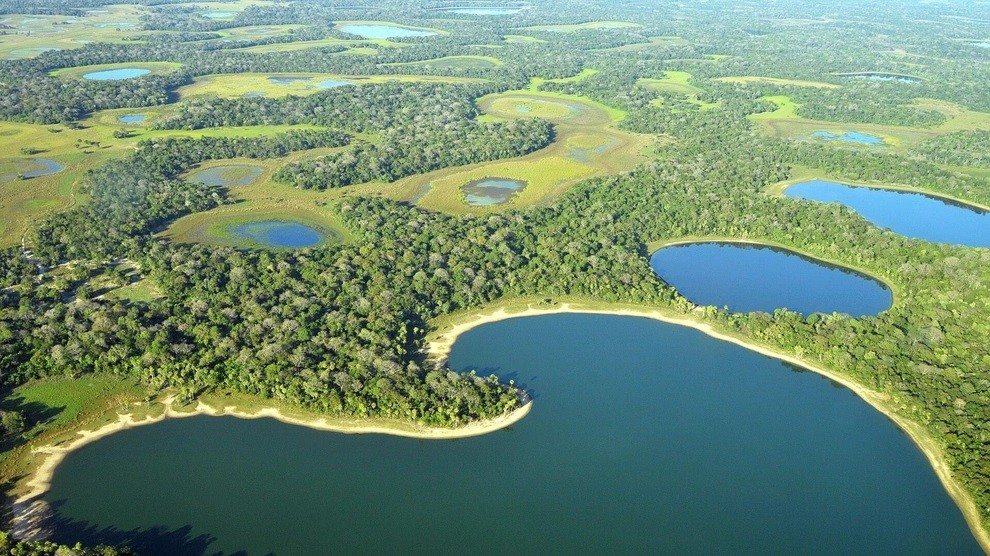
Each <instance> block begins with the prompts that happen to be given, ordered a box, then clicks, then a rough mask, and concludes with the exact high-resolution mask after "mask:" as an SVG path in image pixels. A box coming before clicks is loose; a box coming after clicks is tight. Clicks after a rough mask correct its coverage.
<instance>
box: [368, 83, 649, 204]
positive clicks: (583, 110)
mask: <svg viewBox="0 0 990 556" xmlns="http://www.w3.org/2000/svg"><path fill="white" fill-rule="evenodd" d="M586 71H587V72H590V73H586V74H585V76H587V75H589V74H592V73H593V71H594V70H586ZM531 89H532V84H531V87H529V88H527V89H526V90H524V91H509V92H506V93H500V94H494V95H488V96H485V97H482V98H481V99H479V100H478V106H479V107H480V109H481V110H482V111H483V112H485V116H483V117H482V118H481V119H484V120H489V121H504V120H511V119H518V118H533V117H540V118H545V119H547V120H549V121H551V122H553V123H554V124H555V131H556V138H555V141H554V143H553V144H552V145H550V146H549V147H547V148H545V149H542V150H540V151H538V152H535V153H531V154H529V155H526V156H522V157H519V158H514V159H510V160H502V161H495V162H488V163H482V164H475V165H470V166H464V167H457V168H448V169H444V170H439V171H437V172H431V173H429V174H424V175H419V176H412V177H409V178H406V179H403V180H399V181H398V182H396V183H395V184H394V185H391V186H387V185H380V186H377V189H378V190H379V191H381V193H382V194H384V195H387V196H389V197H392V198H395V199H398V200H401V201H407V202H415V203H417V204H418V205H420V206H422V207H424V208H428V209H431V210H439V211H444V212H452V213H486V212H494V211H503V210H507V209H512V208H519V207H524V206H532V205H536V204H540V203H545V202H547V201H548V200H550V199H553V198H555V197H557V196H559V195H560V194H562V193H563V192H564V191H566V190H567V189H568V188H569V187H570V186H571V185H573V184H575V183H577V182H579V181H581V180H583V179H586V178H590V177H593V176H599V175H604V174H613V173H619V172H623V171H627V170H630V169H632V168H633V167H634V166H636V165H637V164H639V163H641V162H643V160H644V157H643V156H642V152H643V151H644V149H646V148H648V147H649V146H651V145H652V144H653V138H652V137H647V136H644V135H639V134H634V133H628V132H624V131H619V130H617V129H615V128H614V125H615V123H616V122H618V121H619V120H621V119H622V118H623V117H625V113H624V112H622V111H621V110H616V109H614V108H610V107H606V106H604V105H602V104H599V103H596V102H593V101H591V100H588V99H585V98H582V97H576V96H570V95H563V94H559V93H547V92H541V91H532V90H531ZM486 177H498V178H509V179H516V180H521V181H524V182H526V183H527V185H526V187H525V188H524V189H523V190H522V191H520V192H518V193H517V194H516V195H515V196H513V197H512V198H511V199H510V200H509V201H508V202H507V203H503V204H499V205H491V206H487V207H475V206H471V205H468V204H467V203H466V202H465V200H464V192H463V189H462V188H463V186H464V185H465V184H467V183H468V182H470V181H473V180H477V179H481V178H486ZM358 191H362V190H361V189H358ZM368 191H371V189H370V188H369V189H368Z"/></svg>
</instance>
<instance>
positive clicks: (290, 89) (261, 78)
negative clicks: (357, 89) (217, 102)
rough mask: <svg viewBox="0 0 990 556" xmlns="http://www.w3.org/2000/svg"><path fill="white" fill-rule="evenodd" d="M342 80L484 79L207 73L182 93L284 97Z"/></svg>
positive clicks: (468, 80) (466, 80) (360, 82)
mask: <svg viewBox="0 0 990 556" xmlns="http://www.w3.org/2000/svg"><path fill="white" fill-rule="evenodd" d="M269 77H290V78H304V79H305V80H300V81H294V82H291V83H284V84H283V83H275V82H273V81H272V80H270V79H269ZM325 80H342V81H350V82H352V83H354V84H355V85H365V84H372V83H385V82H388V81H400V82H404V83H416V82H434V83H435V82H442V83H480V82H482V80H480V79H472V78H467V77H442V76H432V75H376V76H356V75H337V74H329V73H239V74H223V75H205V76H202V77H197V78H196V79H195V80H194V83H193V84H191V85H186V86H184V87H180V88H179V90H178V93H179V97H180V98H182V99H186V98H190V97H196V96H220V97H225V98H238V97H243V96H244V95H246V94H248V93H262V94H263V95H264V96H267V97H283V96H287V95H296V96H305V95H311V94H313V93H318V92H320V91H325V90H326V89H324V88H322V87H320V86H319V83H320V81H325Z"/></svg>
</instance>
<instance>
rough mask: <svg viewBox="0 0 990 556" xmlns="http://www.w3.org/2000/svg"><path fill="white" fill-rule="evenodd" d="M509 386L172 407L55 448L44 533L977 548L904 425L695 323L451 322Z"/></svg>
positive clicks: (259, 546) (484, 549) (282, 550)
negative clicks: (445, 431)
mask: <svg viewBox="0 0 990 556" xmlns="http://www.w3.org/2000/svg"><path fill="white" fill-rule="evenodd" d="M451 366H452V367H453V368H454V369H457V370H461V371H463V370H467V369H472V368H476V369H479V373H482V374H487V373H489V372H496V373H498V374H499V375H500V376H501V377H502V378H503V379H504V380H508V379H510V378H513V379H515V380H516V382H517V383H520V384H524V385H525V387H526V388H527V389H528V390H529V391H530V392H531V393H532V395H533V397H534V398H535V403H534V406H533V410H532V411H531V412H530V414H529V415H528V416H527V417H526V418H525V419H523V420H522V421H521V422H519V423H517V424H516V425H514V426H513V427H512V428H511V429H510V430H506V431H498V432H495V433H492V434H489V435H485V436H481V437H474V438H466V439H462V440H457V441H423V440H415V439H406V438H397V437H390V436H384V435H346V434H335V433H326V432H319V431H314V430H310V429H306V428H302V427H297V426H291V425H286V424H282V423H279V422H276V421H273V420H270V419H262V420H238V419H235V418H232V417H223V418H215V417H192V418H187V419H173V420H169V421H165V422H163V423H159V424H156V425H153V426H148V427H140V428H135V429H130V430H126V431H123V432H121V433H118V434H116V435H113V436H110V437H107V438H105V439H102V440H100V441H98V442H96V443H94V444H90V445H88V446H85V447H83V448H81V449H80V450H78V451H76V452H73V453H71V454H69V456H68V457H67V458H66V459H65V461H64V462H63V463H62V464H61V465H60V466H59V468H58V469H57V471H56V473H55V477H54V480H53V483H52V489H51V491H50V492H49V493H48V494H47V495H46V496H45V498H46V500H48V501H49V502H51V503H52V504H53V506H55V507H56V508H57V514H58V517H59V519H60V524H61V527H60V528H59V529H58V535H57V538H58V539H61V540H66V541H72V542H75V541H77V540H80V539H81V540H83V541H85V542H87V543H89V544H96V543H97V542H116V543H120V542H128V543H129V544H131V545H132V547H133V548H134V549H136V550H137V551H138V552H139V553H142V554H181V553H184V554H202V553H209V554H213V553H218V552H222V553H234V552H237V551H245V553H247V554H266V553H275V554H279V555H294V554H323V553H358V552H360V553H376V554H384V553H404V554H441V553H450V552H458V553H464V554H469V553H499V554H508V553H519V554H538V553H575V554H578V553H580V554H587V553H598V554H605V553H627V554H628V553H637V554H656V553H665V554H711V553H721V554H744V553H748V554H757V553H759V554H767V553H776V554H799V553H800V554H856V553H870V554H906V553H913V554H954V555H962V556H965V555H969V554H981V553H982V552H981V551H980V549H979V547H978V546H977V544H976V542H975V541H974V539H973V536H972V535H971V533H970V531H969V530H968V528H967V526H966V523H965V521H964V520H963V518H962V515H961V512H960V511H959V509H958V508H957V507H956V506H955V505H954V504H953V502H952V500H951V499H950V498H949V496H948V495H947V494H946V492H945V490H944V489H943V488H942V486H941V484H940V483H939V481H938V479H937V478H936V476H935V474H934V472H933V471H932V469H931V467H930V466H929V464H928V462H927V461H926V459H925V458H924V457H923V455H922V454H921V453H920V451H919V450H918V449H917V448H916V447H915V445H914V444H913V443H912V442H911V440H910V439H909V438H907V436H906V435H904V434H903V433H902V432H901V431H900V430H899V429H898V428H897V427H896V426H895V425H894V424H893V423H892V422H891V421H890V420H888V419H887V418H886V417H884V416H883V415H881V414H880V413H878V412H877V411H875V410H874V409H873V408H872V407H870V406H869V405H867V404H866V403H865V402H863V401H862V400H861V399H859V398H858V397H857V396H855V395H854V394H853V393H852V392H850V391H849V390H846V389H845V388H842V387H838V386H837V385H836V384H834V383H832V382H830V381H829V380H827V379H825V378H823V377H821V376H819V375H816V374H813V373H810V372H801V371H798V370H796V369H794V368H792V367H789V366H788V365H786V364H783V363H781V362H779V361H776V360H773V359H769V358H767V357H764V356H761V355H758V354H756V353H753V352H751V351H748V350H746V349H743V348H741V347H739V346H735V345H733V344H729V343H726V342H721V341H718V340H715V339H713V338H710V337H708V336H705V335H703V334H701V333H700V332H698V331H696V330H693V329H688V328H684V327H680V326H676V325H671V324H667V323H661V322H656V321H652V320H647V319H641V318H632V317H617V316H606V315H573V314H571V315H548V316H539V317H529V318H519V319H511V320H507V321H502V322H497V323H492V324H488V325H485V326H482V327H479V328H476V329H474V330H472V331H470V332H468V333H466V334H464V335H462V336H461V337H460V339H459V340H458V341H457V343H456V345H455V346H454V349H453V352H452V353H451Z"/></svg>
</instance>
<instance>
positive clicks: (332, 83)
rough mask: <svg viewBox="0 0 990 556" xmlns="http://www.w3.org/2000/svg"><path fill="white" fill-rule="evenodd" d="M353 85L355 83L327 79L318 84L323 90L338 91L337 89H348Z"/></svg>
mask: <svg viewBox="0 0 990 556" xmlns="http://www.w3.org/2000/svg"><path fill="white" fill-rule="evenodd" d="M351 85H354V83H352V82H350V81H345V80H343V79H325V80H323V81H320V82H319V83H317V84H316V86H317V87H319V88H321V89H336V88H337V87H348V86H351Z"/></svg>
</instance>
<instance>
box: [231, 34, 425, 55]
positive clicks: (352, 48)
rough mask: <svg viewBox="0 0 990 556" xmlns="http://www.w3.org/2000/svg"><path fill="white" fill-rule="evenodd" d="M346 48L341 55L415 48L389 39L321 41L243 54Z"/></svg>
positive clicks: (263, 47)
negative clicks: (384, 49) (382, 49)
mask: <svg viewBox="0 0 990 556" xmlns="http://www.w3.org/2000/svg"><path fill="white" fill-rule="evenodd" d="M339 45H342V46H346V47H347V50H345V51H344V52H341V53H340V54H341V55H346V54H364V55H367V54H375V53H377V52H378V51H377V50H376V49H374V48H371V47H372V46H376V47H379V48H405V47H409V46H413V43H408V42H393V41H390V40H388V39H361V40H346V39H334V38H329V39H320V40H315V41H295V42H287V43H278V44H262V45H258V46H251V47H248V48H243V49H241V50H240V51H241V52H253V53H257V54H262V53H265V52H289V51H294V50H306V49H309V48H321V47H324V46H339Z"/></svg>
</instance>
